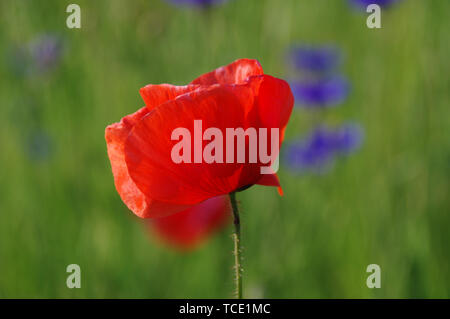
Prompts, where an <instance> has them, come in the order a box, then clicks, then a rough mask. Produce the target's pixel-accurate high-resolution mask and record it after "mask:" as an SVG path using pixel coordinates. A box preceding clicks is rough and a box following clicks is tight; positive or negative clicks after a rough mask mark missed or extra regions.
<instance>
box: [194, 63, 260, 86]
mask: <svg viewBox="0 0 450 319" xmlns="http://www.w3.org/2000/svg"><path fill="white" fill-rule="evenodd" d="M262 74H264V71H263V69H262V67H261V64H260V63H259V62H258V60H252V59H239V60H236V61H234V62H232V63H230V64H228V65H226V66H222V67H220V68H218V69H216V70H214V71H212V72H209V73H206V74H203V75H202V76H200V77H198V78H197V79H195V80H194V81H192V82H191V84H201V85H212V84H241V83H244V82H245V81H246V79H247V78H248V77H250V76H253V75H262Z"/></svg>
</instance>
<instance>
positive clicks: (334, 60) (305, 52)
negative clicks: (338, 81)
mask: <svg viewBox="0 0 450 319" xmlns="http://www.w3.org/2000/svg"><path fill="white" fill-rule="evenodd" d="M290 57H291V60H292V63H293V65H294V66H295V67H296V68H298V69H300V70H306V71H311V72H321V73H322V72H329V71H332V70H333V69H334V68H335V67H336V66H337V65H338V64H339V63H340V60H341V56H340V53H339V51H338V50H337V49H336V48H335V47H332V46H317V47H313V46H297V47H295V48H293V49H292V51H291V54H290Z"/></svg>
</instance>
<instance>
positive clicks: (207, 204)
mask: <svg viewBox="0 0 450 319" xmlns="http://www.w3.org/2000/svg"><path fill="white" fill-rule="evenodd" d="M230 217H231V207H230V201H229V198H228V196H218V197H213V198H210V199H208V200H206V201H204V202H202V203H200V204H198V205H195V206H193V207H191V208H188V209H186V210H184V211H182V212H179V213H177V214H173V215H171V216H167V217H162V218H155V219H152V220H151V221H150V225H151V226H150V227H151V229H152V230H153V231H154V232H155V234H156V235H157V236H158V238H159V239H160V240H162V241H164V242H166V243H168V244H170V245H172V246H174V247H176V248H179V249H182V250H187V249H192V248H194V247H195V246H197V245H198V244H200V243H201V242H203V241H204V240H206V239H207V238H208V237H209V236H210V235H212V234H213V233H214V232H216V231H218V230H219V229H220V228H221V227H223V226H225V225H226V224H227V222H229V221H230Z"/></svg>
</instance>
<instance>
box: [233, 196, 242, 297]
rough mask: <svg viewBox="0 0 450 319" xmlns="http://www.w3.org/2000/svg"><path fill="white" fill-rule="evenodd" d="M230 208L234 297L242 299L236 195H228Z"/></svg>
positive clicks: (239, 222) (239, 226)
mask: <svg viewBox="0 0 450 319" xmlns="http://www.w3.org/2000/svg"><path fill="white" fill-rule="evenodd" d="M230 201H231V207H232V208H233V216H234V234H233V240H234V270H235V283H236V297H237V298H238V299H242V266H241V221H240V218H239V209H238V205H237V202H236V193H234V192H233V193H230Z"/></svg>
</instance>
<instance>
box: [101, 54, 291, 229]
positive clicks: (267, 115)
mask: <svg viewBox="0 0 450 319" xmlns="http://www.w3.org/2000/svg"><path fill="white" fill-rule="evenodd" d="M140 93H141V96H142V98H143V99H144V102H145V105H146V106H145V107H143V108H141V109H140V110H138V111H137V112H136V113H133V114H130V115H128V116H126V117H124V118H123V119H122V120H121V121H120V122H119V123H115V124H112V125H110V126H108V127H107V128H106V134H105V135H106V142H107V146H108V155H109V158H110V161H111V166H112V171H113V175H114V180H115V185H116V189H117V191H118V192H119V194H120V196H121V198H122V200H123V201H124V203H125V204H126V205H127V206H128V208H129V209H130V210H132V211H133V212H134V213H135V214H136V215H138V216H139V217H142V218H149V217H164V216H168V215H171V214H174V213H179V212H182V211H183V210H186V209H188V208H191V207H192V206H194V205H197V204H199V203H202V202H204V201H205V200H208V199H210V198H214V197H217V196H221V195H225V194H229V193H231V192H234V191H237V190H240V189H243V188H246V187H249V186H251V185H253V184H260V185H266V186H277V187H280V184H279V181H278V178H277V176H276V175H275V174H262V173H261V167H263V166H266V165H267V162H266V163H264V162H263V160H261V159H258V160H257V161H256V162H255V161H253V162H252V161H249V160H248V159H249V152H245V160H244V161H242V160H241V161H239V160H235V161H231V162H229V161H223V162H222V161H221V160H216V161H214V162H205V161H204V160H202V159H200V161H199V160H198V158H197V157H196V156H197V155H196V154H194V156H191V155H190V154H187V153H188V152H187V150H186V149H183V152H182V153H183V154H182V155H181V156H182V157H183V158H184V159H188V160H187V161H183V162H175V161H174V160H173V156H172V155H173V154H172V153H173V149H174V147H175V146H176V145H177V143H179V141H178V140H174V135H173V134H174V132H177V131H176V130H177V129H179V128H183V129H185V130H187V131H188V132H193V133H192V136H190V137H189V141H190V142H192V143H191V145H193V146H192V149H193V150H194V149H197V148H200V150H204V151H206V148H207V147H208V146H207V145H206V144H208V141H207V140H208V137H207V136H205V135H206V134H205V135H203V132H202V131H200V143H199V140H198V136H197V137H196V136H195V135H196V134H197V133H196V129H198V127H197V128H196V124H195V123H196V122H197V123H198V121H199V120H201V128H200V130H203V131H205V130H207V129H208V128H215V129H218V130H219V131H221V132H223V136H225V135H226V134H225V131H226V129H227V128H242V129H244V130H247V129H248V128H255V129H256V130H258V129H261V128H265V129H267V130H269V133H268V137H267V139H266V141H263V142H261V140H260V141H258V142H259V144H258V145H259V146H258V147H259V148H260V147H261V145H262V143H266V144H267V145H264V146H266V150H270V149H271V148H270V146H269V145H272V143H271V141H272V139H271V133H270V132H271V131H270V130H271V129H272V128H275V129H279V141H278V142H279V144H278V145H281V142H282V140H283V136H284V130H285V128H286V125H287V122H288V119H289V116H290V114H291V111H292V107H293V101H294V100H293V97H292V93H291V90H290V88H289V85H288V84H287V83H286V82H285V81H283V80H281V79H277V78H274V77H272V76H269V75H265V74H264V73H263V70H262V68H261V66H260V64H259V62H258V61H256V60H249V59H241V60H237V61H235V62H233V63H231V64H229V65H227V66H224V67H221V68H218V69H216V70H214V71H212V72H210V73H207V74H204V75H202V76H200V77H199V78H197V79H195V80H194V81H192V82H191V83H190V84H188V85H186V86H174V85H169V84H161V85H147V86H145V87H144V88H142V89H141V90H140ZM214 136H215V138H216V139H217V136H216V135H214ZM178 137H180V136H178ZM202 137H203V140H202ZM205 140H206V141H205ZM209 140H211V141H212V140H214V139H213V136H209ZM228 142H229V140H226V141H225V142H224V143H223V144H222V145H225V144H226V143H228ZM250 142H251V141H250V138H249V136H247V137H246V139H245V148H246V149H248V148H249V147H250ZM272 142H273V141H272ZM217 145H220V144H216V146H217ZM205 146H206V147H205ZM224 148H225V147H224ZM278 151H279V149H277V150H276V152H278ZM185 152H186V153H185ZM214 152H215V155H216V156H217V155H218V153H217V152H218V150H217V149H215V151H214ZM224 153H225V151H224ZM236 153H238V150H237V149H236V147H235V148H234V155H232V156H234V157H233V158H234V159H236V156H237V155H236ZM180 154H181V153H180ZM200 154H202V153H200ZM211 154H212V153H211ZM226 155H227V156H228V154H226ZM217 158H218V157H216V159H217ZM223 158H225V155H224V156H223ZM189 212H191V214H194V212H195V209H191V210H189ZM181 214H185V216H187V214H188V213H187V212H184V213H181ZM181 214H180V221H181V220H182V215H181ZM177 215H178V214H177ZM174 217H175V216H174ZM189 218H191V217H189ZM206 220H207V219H206ZM212 220H214V219H212ZM175 224H177V222H175ZM186 227H190V226H189V223H187V225H186ZM205 227H206V228H208V226H206V225H205ZM174 228H178V226H177V227H175V226H174ZM182 237H183V236H181V237H180V238H182Z"/></svg>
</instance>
